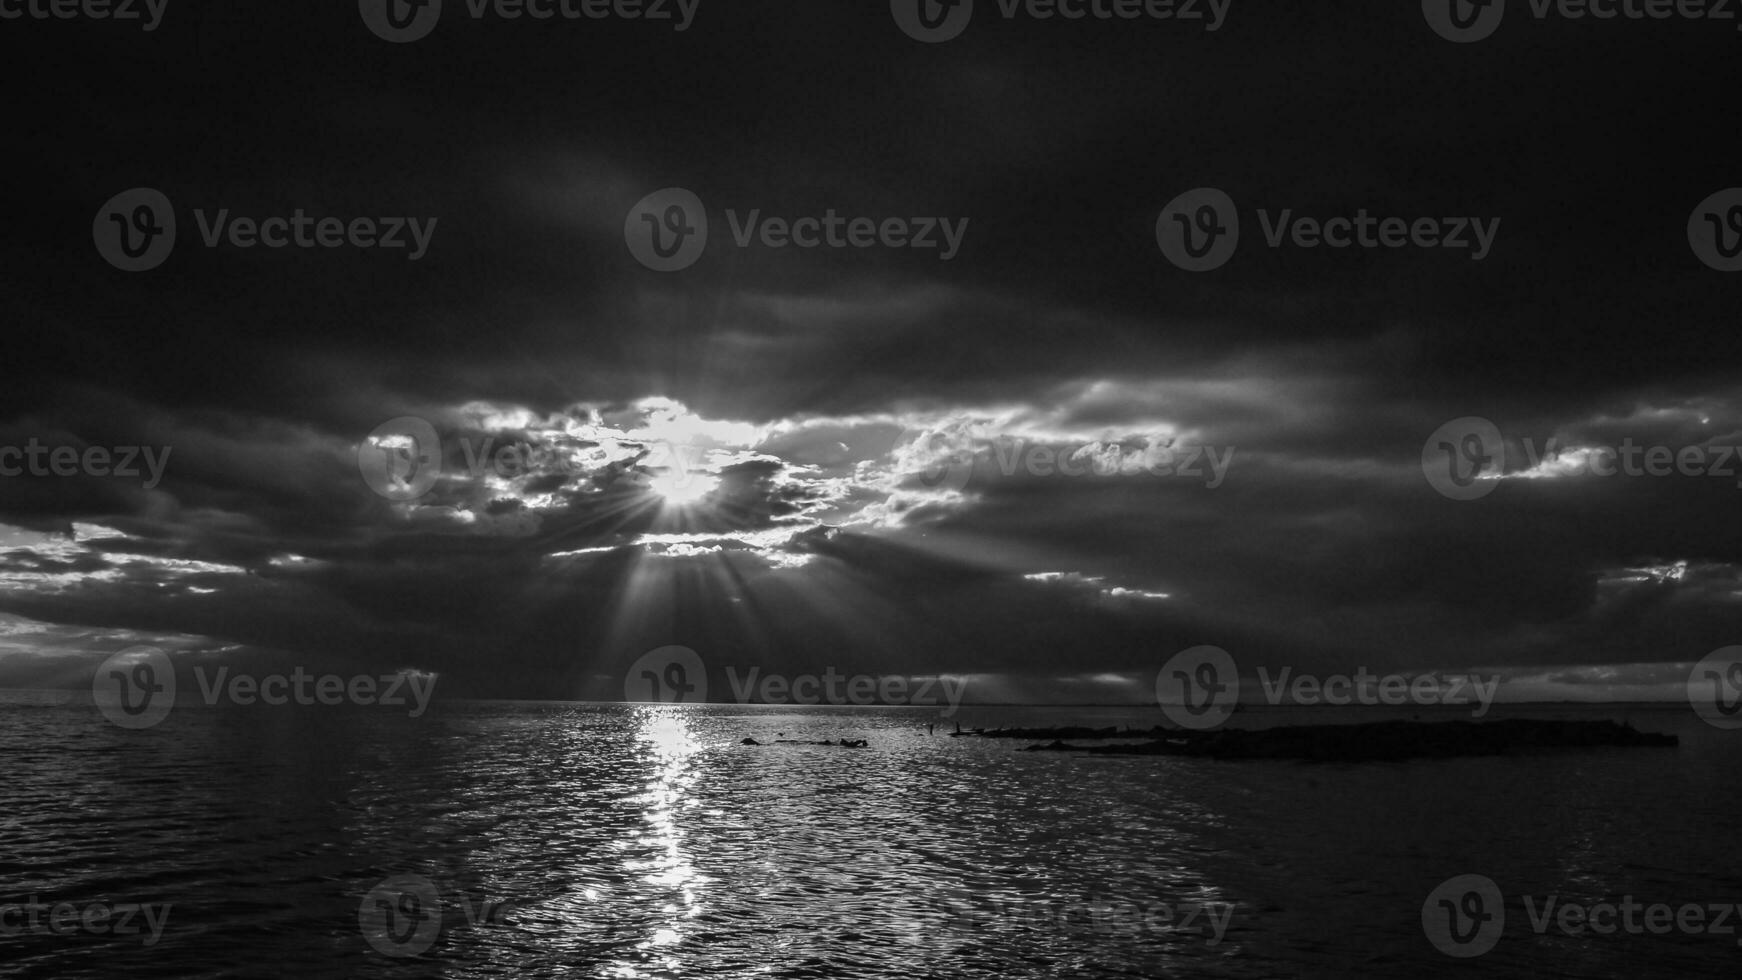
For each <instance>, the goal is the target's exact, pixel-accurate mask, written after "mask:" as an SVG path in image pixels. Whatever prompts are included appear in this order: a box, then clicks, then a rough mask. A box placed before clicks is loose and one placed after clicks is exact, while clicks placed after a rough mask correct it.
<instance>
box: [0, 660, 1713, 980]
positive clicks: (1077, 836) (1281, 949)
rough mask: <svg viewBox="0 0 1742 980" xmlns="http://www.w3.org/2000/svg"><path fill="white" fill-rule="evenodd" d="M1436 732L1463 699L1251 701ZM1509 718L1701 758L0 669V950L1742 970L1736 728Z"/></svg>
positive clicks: (0, 963) (918, 712)
mask: <svg viewBox="0 0 1742 980" xmlns="http://www.w3.org/2000/svg"><path fill="white" fill-rule="evenodd" d="M1411 716H1416V717H1422V718H1423V720H1436V719H1440V718H1442V717H1443V718H1444V719H1450V718H1454V717H1462V718H1468V716H1469V710H1468V709H1467V708H1465V709H1462V710H1461V712H1455V713H1454V712H1450V711H1449V710H1448V712H1447V713H1445V714H1443V715H1442V714H1440V709H1423V708H1412V709H1397V710H1392V709H1383V708H1371V709H1362V708H1310V709H1308V708H1299V709H1297V708H1282V709H1275V708H1257V709H1251V710H1246V711H1241V712H1239V713H1237V714H1236V715H1235V716H1234V718H1233V719H1232V720H1231V722H1230V724H1235V725H1250V726H1258V727H1264V726H1270V725H1276V724H1302V723H1341V722H1348V721H1359V720H1379V719H1384V718H1395V717H1411ZM1488 717H1489V718H1490V719H1492V718H1499V717H1553V718H1591V719H1596V718H1612V719H1614V720H1618V721H1626V722H1628V723H1629V724H1632V725H1634V726H1635V727H1637V728H1639V729H1641V730H1644V731H1657V732H1671V733H1674V734H1676V735H1678V736H1680V744H1679V745H1678V746H1676V747H1673V748H1624V749H1623V748H1602V749H1581V750H1561V751H1553V752H1537V753H1521V754H1511V755H1504V756H1496V757H1479V758H1455V759H1428V760H1416V761H1409V762H1386V763H1371V762H1363V763H1312V762H1295V761H1218V760H1212V759H1203V758H1181V757H1157V756H1092V755H1084V754H1079V753H1059V752H1028V751H1023V749H1024V748H1026V747H1027V746H1028V745H1030V744H1032V742H1030V741H1027V740H1021V739H1016V740H1011V739H988V738H980V737H972V736H964V737H955V736H954V735H953V733H954V732H955V731H956V729H957V726H958V725H960V726H962V727H963V728H965V729H969V730H971V729H974V728H980V727H998V726H1011V725H1024V726H1045V725H1067V724H1087V725H1095V726H1101V725H1132V726H1136V727H1140V728H1148V727H1149V726H1151V725H1154V724H1157V723H1159V722H1160V720H1161V719H1160V713H1159V711H1158V710H1156V709H1153V708H1151V709H1142V708H1016V707H999V708H988V707H979V708H976V707H971V706H964V707H962V708H961V709H959V710H958V711H956V712H953V713H950V714H945V713H942V712H940V711H939V709H937V708H925V709H913V708H883V707H828V706H822V707H763V706H744V705H623V704H595V703H557V702H526V701H515V702H510V701H473V702H463V701H455V702H437V703H435V704H433V705H431V706H429V708H428V710H427V712H425V713H424V714H422V715H421V716H419V717H411V716H410V713H409V712H408V711H406V710H403V709H389V708H385V707H380V706H377V707H345V708H336V707H326V706H320V705H310V706H306V707H299V706H296V705H294V704H293V705H285V706H279V707H268V706H261V705H255V706H249V707H239V706H228V707H215V708H207V707H203V706H196V707H185V708H183V707H178V708H177V709H176V710H175V711H173V712H172V713H171V714H170V715H169V716H168V717H167V718H166V719H164V720H163V722H162V723H161V724H158V725H155V726H153V727H150V728H147V729H142V730H128V729H123V728H119V727H117V726H115V725H113V724H110V723H108V722H107V721H106V720H105V719H104V717H103V716H102V715H101V714H100V713H99V712H98V709H97V708H96V707H94V706H93V705H92V704H91V703H90V699H89V697H88V696H87V697H85V698H83V699H80V698H78V697H75V696H73V695H71V694H66V693H56V692H40V691H31V692H20V691H12V692H0V804H3V805H0V830H3V833H0V974H4V975H6V976H23V977H39V976H40V977H53V978H61V980H65V978H83V977H93V978H95V977H102V978H109V977H135V978H137V977H232V976H235V977H275V976H283V977H291V976H311V977H329V976H330V977H362V978H375V977H380V978H389V977H406V978H411V977H417V978H424V977H452V978H484V977H504V978H506V977H513V978H524V977H615V978H641V977H670V978H686V980H687V978H693V977H745V978H811V977H816V978H823V977H866V978H916V977H920V978H923V977H936V978H947V980H964V978H977V977H987V978H994V977H995V978H999V980H1008V978H1012V977H1029V976H1033V977H1144V978H1155V977H1292V976H1325V977H1333V976H1334V977H1350V976H1373V977H1405V976H1417V977H1419V976H1442V975H1443V976H1453V975H1459V976H1462V975H1488V976H1498V977H1533V978H1534V977H1543V976H1559V977H1617V978H1620V977H1628V978H1632V977H1643V976H1666V977H1733V976H1735V975H1736V973H1737V970H1738V968H1739V966H1742V946H1739V941H1742V921H1739V919H1742V913H1738V912H1737V908H1736V907H1737V905H1738V903H1742V858H1739V855H1742V732H1734V731H1725V730H1720V729H1718V728H1715V727H1713V726H1711V725H1708V724H1707V723H1705V722H1704V721H1702V720H1701V719H1700V718H1699V717H1697V716H1696V715H1695V714H1694V713H1693V712H1692V711H1691V710H1689V709H1688V708H1686V707H1685V706H1680V707H1678V706H1673V705H1659V706H1650V705H1628V706H1617V705H1603V706H1595V705H1582V706H1581V705H1552V706H1544V705H1531V706H1505V705H1498V706H1495V708H1494V709H1493V711H1492V712H1491V713H1490V714H1489V716H1488ZM745 739H754V740H755V741H756V742H758V743H762V744H756V745H750V744H744V740H745ZM841 739H848V740H858V739H864V740H865V742H866V745H865V747H863V748H844V747H841V746H840V745H838V744H837V745H815V744H802V743H807V742H822V741H831V742H839V741H840V740H841ZM1482 896H1487V903H1486V904H1482V898H1481V897H1482ZM1472 903H1475V904H1472ZM1690 907H1692V908H1693V909H1694V910H1696V911H1697V912H1698V916H1697V921H1696V916H1695V914H1694V912H1693V911H1690V910H1689V909H1690ZM1605 908H1606V909H1607V912H1605V911H1604V909H1605ZM1726 910H1727V911H1726ZM1460 917H1462V918H1460ZM1720 917H1721V918H1720ZM1605 926H1606V927H1607V928H1604V927H1605ZM1448 936H1450V937H1451V938H1450V939H1448Z"/></svg>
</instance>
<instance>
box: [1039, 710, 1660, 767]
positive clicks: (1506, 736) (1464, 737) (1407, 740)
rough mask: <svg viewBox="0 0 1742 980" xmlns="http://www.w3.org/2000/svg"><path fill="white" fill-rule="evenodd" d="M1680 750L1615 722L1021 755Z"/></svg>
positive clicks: (1053, 748) (1406, 726) (1205, 740)
mask: <svg viewBox="0 0 1742 980" xmlns="http://www.w3.org/2000/svg"><path fill="white" fill-rule="evenodd" d="M1126 737H1130V736H1126ZM1679 742H1680V740H1679V739H1677V738H1676V736H1674V735H1659V734H1654V733H1651V732H1641V731H1638V730H1637V729H1635V728H1633V727H1632V726H1630V725H1621V724H1616V723H1615V722H1612V721H1539V720H1531V719H1507V720H1505V721H1491V722H1470V721H1442V722H1417V721H1378V722H1367V723H1364V724H1356V725H1309V726H1291V727H1286V728H1266V729H1258V730H1249V729H1222V730H1219V731H1209V732H1196V731H1168V732H1166V737H1164V738H1159V739H1155V740H1153V741H1148V742H1143V743H1139V744H1135V745H1071V744H1069V743H1067V742H1064V741H1061V740H1059V739H1056V738H1055V739H1054V740H1053V741H1051V742H1049V743H1047V744H1044V745H1031V746H1028V747H1027V748H1025V749H1023V750H1022V751H1024V752H1087V753H1089V754H1091V755H1184V756H1202V757H1207V758H1212V759H1311V760H1315V761H1320V762H1357V761H1374V760H1379V761H1384V760H1395V759H1418V758H1449V757H1452V756H1464V755H1501V754H1504V753H1508V752H1514V751H1522V752H1528V751H1537V750H1543V749H1585V748H1643V747H1663V746H1673V745H1677V744H1679Z"/></svg>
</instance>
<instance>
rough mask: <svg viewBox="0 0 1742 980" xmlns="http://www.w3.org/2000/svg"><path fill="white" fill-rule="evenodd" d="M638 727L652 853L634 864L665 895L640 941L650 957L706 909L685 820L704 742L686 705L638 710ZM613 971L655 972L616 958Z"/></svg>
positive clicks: (672, 943)
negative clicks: (692, 726) (695, 763)
mask: <svg viewBox="0 0 1742 980" xmlns="http://www.w3.org/2000/svg"><path fill="white" fill-rule="evenodd" d="M635 727H636V735H637V738H638V740H639V742H640V746H641V756H642V759H643V760H644V761H645V762H646V763H647V764H649V765H650V767H651V771H650V772H649V778H648V781H647V791H646V792H645V793H643V794H641V795H640V796H639V797H638V798H637V799H638V800H639V802H640V803H641V805H642V807H643V813H642V819H643V821H644V822H645V829H644V830H643V832H642V834H641V835H640V837H639V838H638V840H637V842H636V843H637V844H638V845H640V847H641V849H642V850H645V851H648V852H651V853H650V854H649V855H648V856H647V857H646V858H644V859H641V860H635V861H631V862H630V864H629V868H630V870H631V871H633V872H636V873H638V874H639V875H640V877H641V880H642V881H644V882H645V883H646V885H647V887H648V891H649V892H650V893H652V894H654V895H659V896H663V904H661V905H659V907H658V909H659V914H658V915H657V916H656V917H655V918H654V921H653V922H652V923H650V926H651V928H650V932H649V934H648V936H647V938H646V939H645V940H643V941H641V942H640V943H637V944H636V946H635V948H636V949H637V950H639V951H640V952H641V953H642V954H643V956H646V955H647V954H648V953H649V951H651V950H653V949H656V948H660V947H676V946H678V945H679V944H680V943H681V942H682V941H683V938H684V923H685V920H687V919H693V918H695V917H696V916H698V915H700V914H701V913H702V907H703V906H702V891H703V886H704V884H705V883H704V881H703V880H702V878H701V876H700V875H699V874H697V872H696V869H695V865H694V864H692V863H691V861H690V856H689V853H688V849H687V846H686V844H687V841H686V838H685V834H684V831H683V827H682V825H681V817H682V814H683V811H684V810H686V809H689V808H693V807H697V806H699V805H700V803H699V801H698V800H697V799H696V798H695V796H694V793H693V792H692V787H693V784H694V783H695V780H696V773H695V771H694V770H693V769H692V767H691V766H690V759H691V757H692V756H694V755H695V753H696V752H697V751H698V750H699V749H700V748H701V744H700V743H699V742H697V741H696V739H695V736H694V734H693V733H692V732H691V730H690V724H689V718H688V713H687V712H686V711H685V710H684V709H682V708H674V707H663V706H661V707H649V708H645V709H642V710H638V711H637V712H636V713H635ZM672 952H673V953H675V952H676V950H675V949H673V950H672ZM664 959H665V962H664V963H663V966H664V967H665V968H667V969H675V968H676V967H677V966H678V965H679V963H678V960H677V958H676V957H675V956H668V957H665V958H664ZM642 965H645V964H642ZM611 973H612V975H614V976H620V977H643V976H652V975H653V974H648V973H644V972H642V971H641V970H640V969H638V965H637V964H634V963H629V962H619V963H617V964H616V965H615V967H614V969H613V970H612V971H611Z"/></svg>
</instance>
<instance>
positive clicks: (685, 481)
mask: <svg viewBox="0 0 1742 980" xmlns="http://www.w3.org/2000/svg"><path fill="white" fill-rule="evenodd" d="M719 484H720V481H719V480H718V479H716V478H714V477H712V476H708V475H706V474H702V473H695V472H686V471H685V470H683V469H681V468H680V469H671V470H661V471H660V472H659V473H657V474H655V475H654V477H653V479H651V480H649V481H648V483H647V489H649V490H651V491H653V493H654V494H655V495H657V496H658V497H659V499H660V500H663V501H664V502H666V503H668V504H672V505H674V506H679V507H681V506H684V505H687V504H693V503H696V502H697V501H700V500H701V499H702V498H703V497H706V496H707V495H708V494H710V493H712V492H713V491H714V488H715V487H717V486H719Z"/></svg>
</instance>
